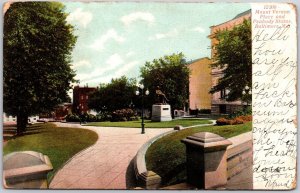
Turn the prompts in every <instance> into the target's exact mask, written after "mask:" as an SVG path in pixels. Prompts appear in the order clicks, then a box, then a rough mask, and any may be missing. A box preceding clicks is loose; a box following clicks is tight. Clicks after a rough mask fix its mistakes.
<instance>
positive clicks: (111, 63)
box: [77, 54, 124, 82]
mask: <svg viewBox="0 0 300 193" xmlns="http://www.w3.org/2000/svg"><path fill="white" fill-rule="evenodd" d="M123 63H124V60H123V58H122V57H121V56H120V55H119V54H113V55H111V56H109V57H108V58H107V60H106V61H105V66H98V67H96V68H94V69H93V71H91V72H90V73H79V74H77V79H79V80H80V81H92V80H93V79H95V78H98V77H99V76H102V75H105V74H107V73H109V71H112V70H117V69H118V68H119V67H120V65H121V64H123ZM93 82H95V81H93Z"/></svg>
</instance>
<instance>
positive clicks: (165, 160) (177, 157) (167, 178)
mask: <svg viewBox="0 0 300 193" xmlns="http://www.w3.org/2000/svg"><path fill="white" fill-rule="evenodd" d="M251 130H252V122H248V123H246V124H242V125H225V126H204V127H195V128H189V129H185V130H181V131H179V132H176V133H172V134H170V135H167V136H165V137H163V138H161V139H159V140H157V141H156V142H154V143H153V144H152V145H151V146H150V148H149V149H148V151H147V153H146V163H147V169H148V170H152V171H154V172H155V173H157V174H158V175H160V176H161V177H162V184H163V185H170V184H174V183H178V182H181V181H184V180H185V179H186V171H185V162H186V160H185V159H186V156H185V145H184V144H183V143H181V142H180V140H181V139H183V138H185V137H187V136H189V135H192V134H194V133H198V132H202V131H207V132H212V133H215V134H218V135H220V136H222V137H225V138H230V137H233V136H236V135H239V134H241V133H245V132H248V131H251Z"/></svg>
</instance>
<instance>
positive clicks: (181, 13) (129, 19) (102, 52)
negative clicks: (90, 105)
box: [64, 2, 250, 86]
mask: <svg viewBox="0 0 300 193" xmlns="http://www.w3.org/2000/svg"><path fill="white" fill-rule="evenodd" d="M64 4H65V5H66V9H65V12H67V13H69V15H68V17H67V22H68V23H70V24H72V25H73V26H75V32H74V33H75V35H76V36H78V39H77V43H76V45H75V48H74V50H73V54H72V68H73V69H74V70H75V71H76V74H77V75H76V79H77V80H79V81H80V85H81V86H83V85H87V84H88V86H97V85H99V84H100V83H108V82H110V81H111V79H112V78H118V77H121V76H122V75H125V76H127V77H133V78H139V72H140V67H141V66H143V65H144V64H145V62H146V61H152V60H153V59H156V58H160V57H163V56H164V55H171V54H173V53H180V52H182V53H183V54H184V55H185V57H186V61H190V60H194V59H198V58H202V57H210V49H209V46H210V40H209V38H207V36H208V35H209V33H210V28H209V27H210V26H212V25H218V24H221V23H223V22H225V21H228V20H231V19H233V18H234V17H235V16H236V15H237V14H239V13H241V12H244V11H247V10H248V9H250V4H242V3H235V4H232V3H222V4H221V3H206V4H205V3H149V2H148V3H136V2H131V3H128V2H127V3H121V2H93V3H80V2H67V3H64Z"/></svg>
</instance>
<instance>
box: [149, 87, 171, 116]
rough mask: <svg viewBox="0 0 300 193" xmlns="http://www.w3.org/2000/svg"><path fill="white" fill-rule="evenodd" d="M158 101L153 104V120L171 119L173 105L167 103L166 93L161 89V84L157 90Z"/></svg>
mask: <svg viewBox="0 0 300 193" xmlns="http://www.w3.org/2000/svg"><path fill="white" fill-rule="evenodd" d="M155 93H156V103H155V104H153V105H152V117H151V120H152V121H156V122H160V121H171V120H172V117H171V106H170V105H169V104H167V101H168V99H167V97H166V95H165V94H164V93H163V92H162V91H161V90H160V88H159V86H158V87H157V89H156V91H155Z"/></svg>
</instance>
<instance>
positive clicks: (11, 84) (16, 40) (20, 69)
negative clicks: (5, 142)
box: [3, 2, 76, 134]
mask: <svg viewBox="0 0 300 193" xmlns="http://www.w3.org/2000/svg"><path fill="white" fill-rule="evenodd" d="M63 10H64V6H63V4H61V3H57V2H15V3H12V4H11V5H10V7H9V9H8V10H7V12H6V13H5V16H4V38H3V47H4V53H3V60H4V62H3V65H4V66H3V76H4V84H3V106H4V111H5V112H6V113H7V114H10V115H13V116H17V133H18V134H20V133H22V132H23V131H25V128H26V124H27V120H28V117H29V116H31V115H35V114H38V113H40V112H47V111H50V110H52V109H53V108H54V107H55V106H56V105H57V104H59V103H61V102H64V101H67V100H68V95H67V91H68V90H69V89H70V88H71V87H70V83H72V82H74V76H75V72H74V71H73V70H72V69H71V67H70V62H71V52H72V50H73V47H74V45H75V42H76V37H75V36H74V35H73V29H74V28H73V26H71V25H70V24H67V22H66V17H67V14H66V13H64V12H63Z"/></svg>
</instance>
